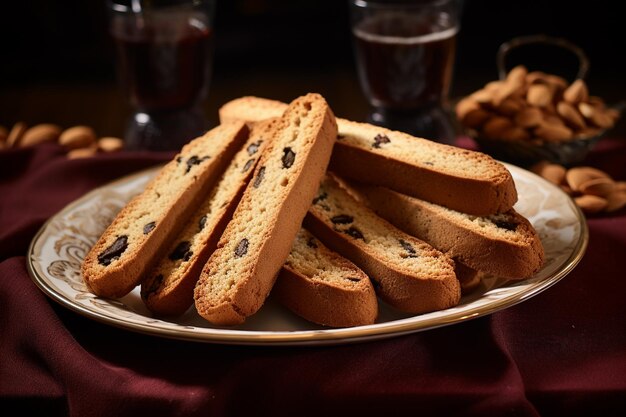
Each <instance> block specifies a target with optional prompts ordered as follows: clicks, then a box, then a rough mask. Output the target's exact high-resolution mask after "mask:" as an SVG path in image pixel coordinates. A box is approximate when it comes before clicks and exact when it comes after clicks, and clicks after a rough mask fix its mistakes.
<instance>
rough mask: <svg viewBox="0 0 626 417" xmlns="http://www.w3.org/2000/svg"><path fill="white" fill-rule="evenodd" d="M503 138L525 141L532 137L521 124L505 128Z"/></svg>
mask: <svg viewBox="0 0 626 417" xmlns="http://www.w3.org/2000/svg"><path fill="white" fill-rule="evenodd" d="M501 138H502V139H504V140H510V141H524V140H528V139H530V135H529V134H528V132H527V131H526V129H523V128H521V127H519V126H511V127H509V128H508V129H504V131H503V132H502V136H501Z"/></svg>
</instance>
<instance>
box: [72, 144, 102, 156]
mask: <svg viewBox="0 0 626 417" xmlns="http://www.w3.org/2000/svg"><path fill="white" fill-rule="evenodd" d="M96 152H98V146H97V145H96V144H95V143H93V144H91V145H89V146H86V147H84V148H76V149H71V150H70V151H69V152H68V153H67V157H68V158H69V159H79V158H88V157H90V156H94V155H95V154H96Z"/></svg>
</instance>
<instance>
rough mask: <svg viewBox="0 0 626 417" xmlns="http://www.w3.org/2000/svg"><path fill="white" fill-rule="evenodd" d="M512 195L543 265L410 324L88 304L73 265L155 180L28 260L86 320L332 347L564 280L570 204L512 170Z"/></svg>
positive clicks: (445, 319)
mask: <svg viewBox="0 0 626 417" xmlns="http://www.w3.org/2000/svg"><path fill="white" fill-rule="evenodd" d="M506 166H507V168H508V169H509V170H510V171H511V173H512V175H513V178H514V179H515V183H516V186H517V190H518V194H519V202H518V203H517V204H516V206H515V208H516V210H518V211H519V212H520V213H521V214H523V215H524V216H526V217H527V218H528V219H529V220H530V221H531V223H532V224H533V226H534V227H535V228H536V229H537V231H538V232H539V235H540V237H541V240H542V243H543V245H544V249H545V253H546V263H545V265H544V267H543V268H542V270H541V271H539V273H537V274H536V275H535V276H534V277H532V278H530V279H527V280H524V281H517V282H513V281H510V282H509V281H505V280H503V279H501V278H497V277H486V278H485V279H484V280H483V283H482V284H481V287H480V288H479V289H478V290H476V291H474V292H473V293H472V294H469V295H467V296H465V297H463V298H462V299H461V302H460V304H459V305H458V306H455V307H453V308H449V309H446V310H442V311H436V312H433V313H428V314H422V315H418V316H411V315H406V314H402V313H399V312H397V311H395V310H393V309H392V308H390V307H388V306H386V305H385V304H384V303H382V302H381V303H380V314H379V317H378V320H377V322H376V323H375V324H373V325H369V326H361V327H354V328H345V329H329V328H323V327H320V326H316V325H314V324H312V323H309V322H307V321H305V320H303V319H301V318H299V317H297V316H295V315H294V314H292V313H291V312H289V311H288V310H286V309H284V308H282V307H281V306H279V305H277V304H276V303H274V302H273V300H272V299H271V296H270V298H269V299H268V301H267V302H266V304H265V305H264V306H263V308H262V309H261V310H260V311H259V312H258V313H257V314H255V315H254V316H253V317H251V318H250V319H249V320H248V321H247V322H246V323H245V324H243V325H241V326H237V327H235V328H220V327H212V326H211V324H210V323H208V322H206V321H205V320H203V319H202V318H201V317H200V316H199V315H198V314H197V313H196V311H195V309H194V308H193V307H192V308H190V309H189V311H187V313H185V314H184V315H183V316H181V317H176V318H173V319H160V318H155V317H152V315H151V313H150V312H149V311H148V310H147V309H146V308H145V306H144V305H143V302H142V301H141V297H140V295H139V288H136V289H135V290H134V291H133V292H131V293H130V294H128V295H127V296H125V297H123V298H120V299H118V300H110V299H104V298H100V297H96V296H95V295H93V294H92V293H90V292H89V291H88V290H87V287H86V286H85V284H84V282H83V279H82V276H81V273H80V264H81V262H82V260H83V258H84V257H85V255H86V254H87V252H88V250H89V248H90V247H91V246H92V245H93V244H94V243H95V242H96V240H97V239H98V237H99V236H100V234H101V233H102V232H103V231H104V229H105V228H106V226H107V225H108V224H109V223H110V222H111V221H112V220H113V218H114V217H115V215H116V214H117V212H118V211H119V210H120V209H121V208H122V207H123V206H124V204H126V202H128V201H129V200H130V199H131V198H132V197H133V196H134V195H136V194H137V193H139V192H140V191H141V190H142V189H143V188H144V187H145V186H146V184H147V182H148V181H149V180H150V179H151V178H152V177H153V176H154V175H155V174H156V173H157V170H158V169H159V168H158V167H157V168H153V169H151V170H147V171H142V172H140V173H138V174H135V175H132V176H129V177H125V178H122V179H120V180H118V181H115V182H113V183H110V184H108V185H106V186H103V187H101V188H98V189H96V190H94V191H92V192H90V193H88V194H86V195H85V196H83V197H82V198H80V199H78V200H77V201H75V202H74V203H72V204H70V205H69V206H67V207H66V208H64V209H63V210H61V211H60V212H59V213H58V214H57V215H55V216H53V217H52V218H51V219H50V220H49V221H48V222H47V223H46V224H45V225H44V226H43V227H42V228H41V230H40V231H39V233H38V234H37V235H36V236H35V238H34V239H33V241H32V242H31V246H30V249H29V257H28V267H29V272H30V274H31V277H32V279H33V281H34V282H35V283H36V284H37V285H38V286H39V288H41V290H42V291H43V292H44V293H45V294H47V295H48V296H49V297H51V298H52V299H53V300H55V301H57V302H59V303H60V304H62V305H64V306H65V307H68V308H70V309H72V310H74V311H76V312H78V313H80V314H82V315H85V316H87V317H90V318H92V319H95V320H98V321H101V322H104V323H107V324H110V325H114V326H117V327H122V328H125V329H128V330H132V331H137V332H142V333H147V334H151V335H156V336H162V337H169V338H177V339H185V340H195V341H203V342H219V343H232V344H257V345H261V344H283V345H286V344H338V343H348V342H356V341H361V340H372V339H379V338H385V337H391V336H397V335H401V334H406V333H411V332H416V331H421V330H426V329H431V328H435V327H440V326H444V325H449V324H454V323H460V322H463V321H465V320H469V319H471V318H475V317H479V316H483V315H486V314H491V313H494V312H496V311H499V310H502V309H504V308H507V307H510V306H512V305H515V304H517V303H519V302H522V301H524V300H526V299H528V298H530V297H532V296H534V295H536V294H538V293H539V292H541V291H543V290H545V289H547V288H548V287H550V286H551V285H553V284H555V283H556V282H557V281H559V280H560V279H562V278H563V277H564V276H565V275H567V274H568V273H569V272H570V271H571V270H572V269H573V268H574V267H575V266H576V265H577V264H578V262H579V261H580V259H581V258H582V256H583V254H584V252H585V250H586V247H587V241H588V233H587V225H586V223H585V218H584V216H583V215H582V213H581V212H580V210H579V209H578V208H577V206H576V205H575V204H574V203H573V202H572V200H571V199H570V198H569V197H568V196H567V195H566V194H565V193H563V192H562V191H561V190H560V189H559V188H557V187H556V186H554V185H552V184H550V183H548V182H547V181H545V180H543V179H542V178H540V177H538V176H536V175H535V174H532V173H530V172H529V171H526V170H523V169H521V168H518V167H516V166H513V165H508V164H506Z"/></svg>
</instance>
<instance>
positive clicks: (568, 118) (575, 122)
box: [556, 101, 586, 130]
mask: <svg viewBox="0 0 626 417" xmlns="http://www.w3.org/2000/svg"><path fill="white" fill-rule="evenodd" d="M556 111H557V113H558V114H559V115H560V116H561V117H562V118H563V120H564V121H565V123H567V124H568V125H570V126H571V127H573V128H574V129H578V130H580V129H584V128H585V126H586V124H585V120H584V119H583V117H582V115H581V114H580V113H579V112H578V110H576V108H575V107H574V106H573V105H572V104H570V103H568V102H566V101H560V102H559V103H558V104H557V105H556Z"/></svg>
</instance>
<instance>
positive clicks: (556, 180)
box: [531, 161, 567, 185]
mask: <svg viewBox="0 0 626 417" xmlns="http://www.w3.org/2000/svg"><path fill="white" fill-rule="evenodd" d="M531 171H533V172H534V173H535V174H537V175H539V176H541V177H543V178H544V179H546V180H548V181H549V182H551V183H552V184H555V185H559V184H561V183H562V182H563V181H564V180H565V172H566V171H567V170H566V169H565V167H564V166H563V165H559V164H551V163H549V162H546V161H543V162H541V163H539V164H536V165H535V166H533V167H532V169H531Z"/></svg>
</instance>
